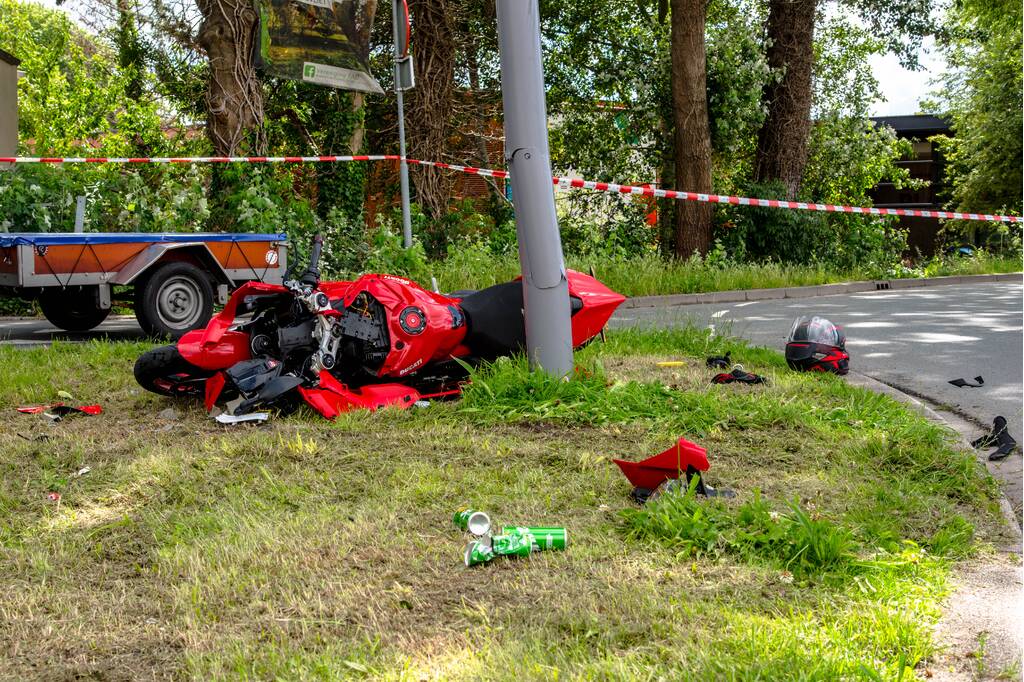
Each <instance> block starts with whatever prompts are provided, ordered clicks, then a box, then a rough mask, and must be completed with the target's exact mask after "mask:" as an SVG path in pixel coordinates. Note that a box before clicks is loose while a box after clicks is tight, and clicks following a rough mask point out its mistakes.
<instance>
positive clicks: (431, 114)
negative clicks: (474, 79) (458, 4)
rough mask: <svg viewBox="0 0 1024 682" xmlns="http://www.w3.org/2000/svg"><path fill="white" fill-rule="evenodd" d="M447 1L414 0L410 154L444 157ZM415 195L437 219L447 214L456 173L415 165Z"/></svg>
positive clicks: (451, 45)
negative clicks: (414, 85) (414, 77)
mask: <svg viewBox="0 0 1024 682" xmlns="http://www.w3.org/2000/svg"><path fill="white" fill-rule="evenodd" d="M450 4H451V3H449V2H448V0H409V12H410V13H411V15H412V20H413V28H412V40H413V44H414V46H415V58H416V87H415V88H414V89H413V90H410V91H409V93H408V94H409V99H408V100H407V101H408V103H409V108H408V115H409V125H408V127H407V128H406V130H407V131H408V134H409V155H410V156H411V157H413V158H417V159H424V160H426V161H441V160H443V157H444V152H445V148H446V142H447V140H448V136H449V133H450V131H451V120H452V90H453V81H454V76H455V41H454V39H453V36H452V16H451V15H452V9H453V8H451V7H449V5H450ZM410 170H411V171H412V176H413V181H414V182H415V184H416V198H417V200H418V201H419V204H420V206H421V207H422V208H423V211H424V213H426V214H427V216H428V217H429V218H431V219H432V220H435V221H436V220H440V219H441V218H443V217H444V216H445V215H447V214H448V203H449V200H450V198H451V189H452V178H451V177H450V175H449V174H446V173H445V171H443V170H441V169H438V168H430V167H424V166H413V167H412V168H411V169H410Z"/></svg>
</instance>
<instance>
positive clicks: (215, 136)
mask: <svg viewBox="0 0 1024 682" xmlns="http://www.w3.org/2000/svg"><path fill="white" fill-rule="evenodd" d="M198 5H199V11H200V12H201V13H202V15H203V23H202V26H200V28H199V45H200V46H201V47H202V48H203V50H204V51H205V52H206V56H207V57H208V58H209V60H210V81H209V84H208V85H207V90H206V110H207V119H206V135H207V137H209V138H210V142H211V143H212V144H213V153H214V154H216V155H218V156H233V155H235V154H236V153H237V151H238V149H239V147H241V146H242V145H243V143H244V142H246V141H247V140H246V138H247V137H250V143H249V144H248V145H246V146H247V147H248V149H247V150H248V151H250V152H252V153H254V154H264V153H265V152H266V136H265V134H264V132H263V91H262V89H261V88H260V83H259V80H258V79H257V77H256V70H255V67H254V66H253V60H252V55H253V45H254V42H255V40H256V24H257V21H256V20H257V16H256V12H255V10H254V9H253V5H252V3H251V2H246V1H245V0H198ZM250 133H254V134H253V135H251V136H250Z"/></svg>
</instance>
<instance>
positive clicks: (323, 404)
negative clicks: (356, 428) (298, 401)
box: [299, 372, 420, 419]
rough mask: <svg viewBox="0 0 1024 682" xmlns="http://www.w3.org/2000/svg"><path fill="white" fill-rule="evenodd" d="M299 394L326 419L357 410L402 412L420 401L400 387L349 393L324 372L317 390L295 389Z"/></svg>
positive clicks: (383, 386)
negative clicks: (385, 408)
mask: <svg viewBox="0 0 1024 682" xmlns="http://www.w3.org/2000/svg"><path fill="white" fill-rule="evenodd" d="M299 393H300V394H302V397H303V399H305V401H306V402H307V403H309V405H310V406H311V407H312V408H313V409H315V410H316V411H317V412H319V413H320V414H322V415H323V416H324V417H326V418H328V419H334V418H335V417H337V416H338V415H339V414H342V413H343V412H350V411H352V410H357V409H366V410H376V409H379V408H381V407H387V406H394V407H399V408H402V409H406V408H409V407H412V406H413V405H415V404H416V401H417V400H419V399H420V394H419V393H418V392H417V391H416V390H414V389H412V388H409V387H408V386H403V385H402V384H375V385H370V386H363V387H362V388H361V389H359V390H356V391H353V390H351V389H349V388H348V387H347V386H345V384H343V383H341V382H340V381H338V380H337V379H335V378H334V377H333V376H331V375H330V374H329V373H328V372H320V386H319V387H318V388H304V387H302V386H299Z"/></svg>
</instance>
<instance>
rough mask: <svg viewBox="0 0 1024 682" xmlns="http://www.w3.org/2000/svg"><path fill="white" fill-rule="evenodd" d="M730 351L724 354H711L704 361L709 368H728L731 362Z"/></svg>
mask: <svg viewBox="0 0 1024 682" xmlns="http://www.w3.org/2000/svg"><path fill="white" fill-rule="evenodd" d="M731 358H732V351H726V353H725V355H712V356H711V357H709V358H708V359H707V360H705V361H704V364H706V365H707V366H708V367H710V368H711V369H728V368H729V365H731V364H732V359H731Z"/></svg>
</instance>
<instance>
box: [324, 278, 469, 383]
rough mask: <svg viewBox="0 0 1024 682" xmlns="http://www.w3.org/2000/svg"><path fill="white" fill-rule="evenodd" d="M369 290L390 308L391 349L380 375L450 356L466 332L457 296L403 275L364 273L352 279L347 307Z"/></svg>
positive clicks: (407, 370)
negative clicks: (451, 296) (442, 293)
mask: <svg viewBox="0 0 1024 682" xmlns="http://www.w3.org/2000/svg"><path fill="white" fill-rule="evenodd" d="M361 291H366V292H367V293H369V294H370V295H371V296H373V297H374V298H375V299H377V301H379V302H380V304H381V305H383V306H384V309H385V310H386V311H387V318H388V332H389V334H390V335H391V351H390V352H389V353H388V356H387V358H386V359H385V360H384V363H383V364H382V365H381V367H380V369H379V370H378V371H377V375H378V376H382V377H383V376H394V377H403V376H406V375H407V374H410V373H412V372H415V371H416V370H418V369H420V368H421V367H423V366H424V365H426V364H428V363H430V362H434V361H436V360H443V359H447V358H448V357H450V356H451V355H452V353H453V352H455V350H456V349H457V348H458V346H459V344H461V343H462V339H463V337H465V335H466V322H465V317H464V315H463V313H462V311H461V309H460V308H459V306H458V303H457V302H456V300H455V299H451V298H448V297H447V296H442V295H441V294H435V293H434V292H432V291H427V290H426V289H424V288H422V287H420V286H419V285H418V284H416V283H415V282H411V281H409V280H407V279H405V278H403V277H396V276H394V275H375V274H374V275H363V276H362V277H360V278H359V279H357V280H356V281H355V282H352V284H351V286H350V287H349V289H348V293H346V295H345V299H344V304H345V307H348V306H350V305H352V302H353V301H354V300H355V298H356V296H357V295H358V294H359V292H361Z"/></svg>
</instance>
